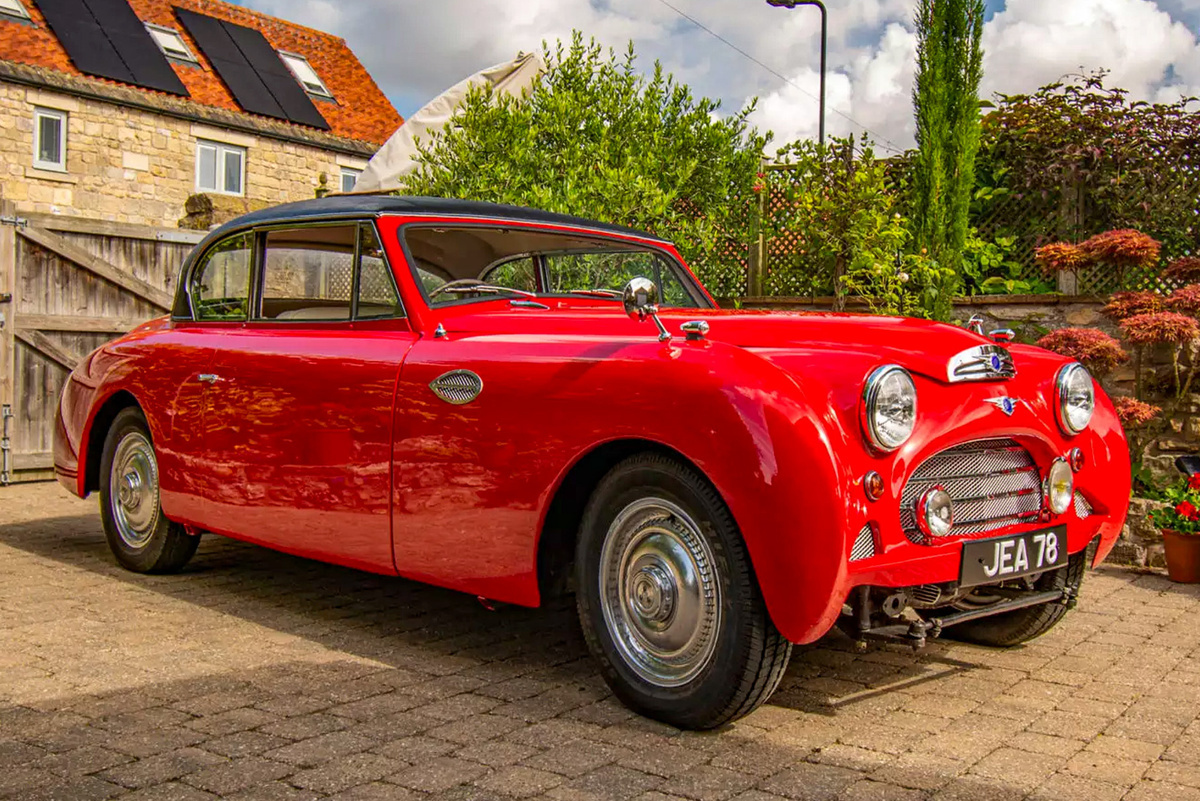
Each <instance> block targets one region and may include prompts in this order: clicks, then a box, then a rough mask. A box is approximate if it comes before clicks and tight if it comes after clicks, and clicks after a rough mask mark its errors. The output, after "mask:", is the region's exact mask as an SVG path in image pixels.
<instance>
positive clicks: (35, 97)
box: [0, 81, 366, 226]
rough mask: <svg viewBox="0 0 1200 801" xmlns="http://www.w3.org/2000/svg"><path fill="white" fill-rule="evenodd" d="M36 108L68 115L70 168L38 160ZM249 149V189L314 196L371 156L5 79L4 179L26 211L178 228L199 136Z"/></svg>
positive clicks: (250, 197) (271, 195) (1, 111)
mask: <svg viewBox="0 0 1200 801" xmlns="http://www.w3.org/2000/svg"><path fill="white" fill-rule="evenodd" d="M35 106H41V107H44V108H50V109H55V110H59V111H64V112H66V113H67V170H66V172H65V173H58V172H52V171H48V170H40V169H36V168H35V167H34V166H33V110H34V107H35ZM197 139H207V140H210V141H216V142H222V143H225V144H231V145H237V146H239V147H244V148H246V178H245V190H246V191H245V197H246V200H247V201H250V202H257V203H262V204H274V203H282V202H286V201H291V200H304V199H307V198H312V197H313V196H314V193H315V191H316V189H317V187H318V186H319V182H320V176H321V174H322V173H324V174H326V175H327V176H328V183H329V185H330V186H333V187H335V188H336V187H337V186H338V185H339V183H338V177H339V175H340V173H341V169H342V167H349V168H353V169H361V168H362V167H363V166H364V165H365V164H366V160H365V159H364V158H362V157H361V156H352V155H347V154H341V153H337V152H334V151H331V150H327V149H322V148H319V147H315V146H308V145H304V144H300V143H297V142H289V141H282V140H280V139H274V138H271V137H268V136H263V135H250V134H246V133H241V132H234V131H231V130H229V129H225V128H221V127H216V126H212V125H205V124H201V123H197V122H190V121H188V120H186V119H178V118H175V117H171V116H166V115H161V114H155V113H154V112H152V111H147V110H143V109H136V108H128V107H125V106H122V105H119V104H116V103H109V102H104V101H102V100H94V99H89V98H84V97H77V96H73V95H71V94H68V93H64V92H56V91H49V90H46V89H37V88H33V87H27V86H25V85H23V84H17V83H7V82H3V81H0V178H2V180H3V190H2V191H3V195H4V197H5V199H7V200H11V201H14V202H15V203H16V205H17V210H18V213H20V212H42V213H51V214H67V215H73V216H81V217H94V218H95V217H98V218H102V219H105V220H110V221H114V222H128V223H139V224H143V225H156V226H175V225H176V222H177V221H178V220H179V219H180V218H181V217H182V216H183V215H184V203H185V201H186V200H187V198H188V197H189V196H190V195H192V194H194V193H195V192H196V191H197V190H196V140H197Z"/></svg>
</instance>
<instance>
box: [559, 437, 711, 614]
mask: <svg viewBox="0 0 1200 801" xmlns="http://www.w3.org/2000/svg"><path fill="white" fill-rule="evenodd" d="M642 453H657V454H660V455H662V456H667V457H670V458H672V459H674V460H676V461H678V462H679V463H680V464H683V465H686V466H687V467H688V468H690V469H691V470H694V471H695V472H696V474H697V475H698V476H700V477H701V478H702V479H704V480H705V481H706V482H708V484H709V485H710V486H712V488H713V491H714V492H716V493H717V495H718V497H721V492H720V490H719V489H717V487H716V485H715V484H713V481H712V479H711V478H710V477H709V476H707V475H706V474H705V472H704V471H703V470H702V469H700V467H699V466H698V465H697V464H696V463H695V462H694V461H692V460H691V459H689V458H688V457H687V456H685V455H684V454H683V453H681V452H679V451H678V450H676V449H675V448H672V447H670V446H669V445H665V444H663V443H661V442H656V441H655V440H651V439H640V438H633V437H631V438H624V439H616V440H610V441H608V442H604V443H600V444H598V445H596V446H594V447H592V448H591V449H590V450H588V451H585V452H584V453H583V454H582V455H580V456H579V457H578V458H577V459H576V460H575V462H574V464H572V465H571V466H570V467H569V468H568V469H567V470H566V472H565V473H564V474H563V476H562V478H561V479H560V480H559V482H558V485H557V486H556V487H555V488H554V490H553V493H552V495H551V497H550V501H549V503H548V504H547V505H546V513H545V514H544V515H543V517H542V524H541V526H540V528H539V529H538V542H537V576H538V591H539V594H540V596H541V598H542V600H543V601H545V600H546V599H547V598H553V597H556V596H558V595H562V594H564V593H566V592H568V591H569V590H570V589H571V576H572V569H571V568H572V565H573V564H574V561H575V542H576V539H577V538H578V536H579V525H580V523H581V522H582V521H583V511H584V507H585V506H587V502H588V498H590V497H591V495H592V492H593V491H594V490H595V489H596V486H597V485H598V484H599V483H600V480H601V479H603V478H604V476H605V475H607V474H608V472H609V471H610V470H612V469H613V468H614V467H616V466H617V465H618V464H620V463H621V462H623V461H625V460H626V459H628V458H630V457H631V456H636V455H638V454H642ZM722 500H723V501H724V498H723V497H722ZM731 514H732V512H731Z"/></svg>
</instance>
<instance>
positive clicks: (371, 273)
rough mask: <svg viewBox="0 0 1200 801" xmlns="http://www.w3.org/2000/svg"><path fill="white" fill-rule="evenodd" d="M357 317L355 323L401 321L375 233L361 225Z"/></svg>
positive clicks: (393, 282) (393, 281)
mask: <svg viewBox="0 0 1200 801" xmlns="http://www.w3.org/2000/svg"><path fill="white" fill-rule="evenodd" d="M358 231H359V234H358V236H359V239H358V252H359V266H358V271H359V274H358V316H357V318H356V319H359V320H376V319H384V318H389V317H403V316H404V309H403V308H402V307H401V306H400V295H399V294H398V293H397V291H396V279H395V278H394V277H393V276H392V268H391V267H389V266H388V262H387V256H386V255H384V252H383V246H382V245H380V243H379V236H378V235H377V234H376V233H375V226H373V225H369V224H366V223H364V224H363V225H360V226H359V228H358Z"/></svg>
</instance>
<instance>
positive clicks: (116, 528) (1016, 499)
mask: <svg viewBox="0 0 1200 801" xmlns="http://www.w3.org/2000/svg"><path fill="white" fill-rule="evenodd" d="M972 327H973V328H975V329H976V330H970V328H959V327H952V326H949V325H943V324H938V323H930V322H925V321H920V320H908V319H896V318H888V317H869V316H854V315H846V314H778V313H757V312H740V311H726V310H720V309H718V308H717V306H716V304H715V303H714V302H713V300H712V298H711V297H710V296H709V295H708V293H707V292H706V291H705V290H704V288H703V287H702V286H701V285H700V283H699V282H698V281H697V280H696V277H695V276H694V275H693V274H692V273H691V272H690V271H689V270H688V268H687V267H686V266H685V265H684V263H683V261H682V259H681V258H680V256H679V254H678V252H677V251H676V250H675V248H674V247H672V246H671V244H669V243H668V242H664V241H662V240H660V239H657V238H655V237H654V236H651V235H649V234H645V233H640V232H637V231H631V230H626V229H623V228H618V227H614V226H610V225H602V224H599V223H595V222H589V221H586V220H582V219H577V218H573V217H566V216H561V215H556V214H549V213H544V212H539V211H533V210H529V209H519V208H511V207H503V206H493V205H488V204H479V203H467V202H458V201H449V200H432V199H422V198H403V197H390V196H351V197H336V198H327V199H323V200H317V201H310V202H304V203H299V204H292V205H285V206H281V207H278V208H274V209H270V210H267V211H261V212H255V213H253V214H250V215H247V216H245V217H242V218H240V219H238V220H236V221H234V222H232V223H230V224H228V225H225V226H224V227H222V228H220V229H219V230H217V231H215V232H213V233H212V234H211V235H209V236H208V237H207V238H206V239H205V241H204V242H203V243H202V244H201V245H199V246H198V247H197V248H196V250H195V252H194V253H193V254H192V255H191V257H190V258H189V259H188V261H187V263H186V264H185V265H184V266H183V269H182V273H181V275H180V277H179V283H178V294H177V298H176V302H175V307H174V310H173V312H172V314H171V315H170V316H168V317H164V318H162V319H159V320H154V321H153V322H150V323H147V324H145V325H143V326H141V327H140V328H138V329H137V330H135V331H133V332H131V333H129V334H128V335H126V336H124V337H122V338H120V339H118V340H116V341H115V342H112V343H110V344H108V345H105V346H104V347H102V348H100V349H99V350H97V351H96V352H95V353H92V354H91V355H90V356H88V357H87V358H86V359H85V360H84V362H83V363H82V364H80V365H79V367H78V368H77V369H76V370H75V371H74V373H72V375H71V377H70V381H69V382H68V383H67V386H66V389H65V391H64V393H63V396H62V403H61V410H60V416H59V421H58V432H57V434H58V436H57V439H56V443H55V470H56V472H57V475H58V478H59V480H60V481H61V482H62V483H63V484H64V485H65V486H66V487H67V488H68V489H69V490H71V491H72V492H73V493H75V494H77V495H79V496H81V497H82V496H86V495H87V494H88V493H89V492H92V491H99V493H100V510H101V514H102V517H103V524H104V530H105V532H106V534H107V537H108V541H109V544H110V545H111V547H112V550H113V553H114V554H115V555H116V558H117V560H118V561H119V562H120V563H121V564H122V565H124V566H125V567H127V568H129V569H131V570H135V571H141V572H157V573H162V572H170V571H175V570H179V569H180V568H182V567H183V566H184V565H185V564H186V563H187V561H188V559H189V558H190V557H191V556H192V554H193V553H194V552H195V550H196V543H197V540H198V537H199V535H200V534H201V532H214V533H216V534H221V535H225V536H230V537H236V538H239V539H243V540H247V541H249V542H253V543H259V544H261V545H265V546H268V547H271V548H277V549H279V550H282V551H287V552H289V553H294V554H299V555H302V556H306V557H311V558H314V559H321V560H325V561H328V562H335V563H338V564H342V565H348V566H352V567H355V568H361V569H363V570H369V571H374V572H377V573H384V574H389V575H396V576H404V577H406V578H410V579H416V580H418V581H424V582H429V583H431V584H437V585H441V586H443V587H450V588H453V589H456V590H461V591H462V592H466V593H471V594H473V595H477V596H479V597H480V598H483V599H490V600H493V601H500V602H507V603H511V604H521V605H527V606H535V605H538V604H539V603H540V602H541V601H542V599H544V598H546V597H547V596H548V595H550V594H553V593H558V592H561V591H564V590H573V591H574V592H575V595H576V598H577V604H578V609H579V618H580V621H581V623H582V628H583V631H584V634H585V635H586V638H587V641H588V643H589V644H590V646H591V649H592V650H593V651H594V653H595V655H596V656H597V658H598V660H599V663H600V665H601V669H602V671H603V674H604V677H605V678H606V680H607V681H608V683H609V684H610V685H611V687H612V689H613V690H614V692H615V693H616V694H617V695H618V696H619V697H620V698H621V699H623V700H624V701H625V702H626V703H628V704H630V705H631V706H632V707H634V708H636V709H637V710H640V711H641V712H643V713H645V714H647V715H650V716H653V717H656V718H659V719H662V720H665V721H669V722H671V723H673V724H675V725H678V726H683V727H694V728H705V727H713V726H717V725H720V724H722V723H724V722H726V721H729V720H731V719H734V718H736V717H738V716H741V715H744V714H746V713H748V712H749V711H751V710H753V709H754V708H755V707H756V706H758V705H759V704H761V703H762V702H763V701H764V700H766V699H767V698H768V697H769V696H770V694H771V692H772V691H773V690H774V689H775V687H776V685H777V684H778V682H779V680H780V677H781V676H782V674H783V672H784V668H785V666H786V665H787V662H788V658H789V655H790V653H791V648H792V644H793V643H811V642H813V641H814V640H817V639H818V638H820V637H821V636H822V635H824V634H825V633H826V632H828V631H829V629H830V628H831V627H833V626H834V625H835V624H836V625H840V626H841V627H842V628H843V629H845V630H846V631H847V632H849V633H850V635H851V636H852V637H854V638H855V639H856V640H857V641H859V642H860V643H864V644H865V643H866V642H867V641H868V640H871V639H889V640H893V641H901V642H906V643H911V644H914V645H919V644H921V643H923V642H924V640H925V638H926V637H928V636H936V635H938V634H940V633H941V632H942V630H943V629H945V630H947V633H948V634H951V635H953V636H955V637H959V638H962V639H966V640H970V641H973V642H976V643H983V644H989V645H996V646H1005V645H1012V644H1015V643H1020V642H1024V641H1026V640H1028V639H1030V638H1032V637H1036V636H1038V635H1039V634H1042V633H1043V632H1045V631H1047V630H1048V629H1050V628H1051V627H1052V626H1054V625H1055V623H1057V622H1058V621H1059V619H1060V618H1062V616H1063V615H1064V613H1065V612H1066V610H1067V609H1068V608H1069V607H1071V606H1072V605H1073V603H1074V602H1075V597H1076V592H1077V590H1078V588H1079V585H1080V582H1081V580H1082V578H1083V575H1084V571H1085V569H1086V568H1088V567H1090V566H1093V565H1095V564H1096V563H1098V562H1099V561H1100V560H1101V559H1103V558H1104V557H1105V555H1107V553H1108V552H1109V550H1110V549H1111V547H1112V545H1113V541H1114V540H1115V539H1116V537H1117V534H1118V532H1119V531H1120V529H1121V526H1122V523H1123V521H1124V517H1125V511H1126V503H1127V500H1128V497H1129V488H1130V470H1129V456H1128V451H1127V450H1126V444H1125V437H1124V435H1123V433H1122V430H1121V426H1120V424H1119V423H1118V421H1117V418H1116V416H1115V414H1114V412H1113V408H1112V405H1111V403H1110V402H1109V400H1108V398H1107V397H1106V396H1105V394H1104V393H1103V392H1102V391H1101V390H1100V389H1099V388H1098V387H1097V386H1096V384H1095V383H1094V381H1093V380H1092V378H1091V376H1090V375H1089V374H1088V373H1087V371H1086V370H1085V369H1084V368H1083V367H1081V366H1080V365H1079V364H1076V363H1073V362H1070V361H1068V360H1066V359H1064V358H1062V357H1060V356H1057V355H1054V354H1052V353H1048V352H1046V351H1044V350H1040V349H1037V348H1033V347H1027V346H1023V345H1017V344H1013V343H1012V341H1011V339H1012V337H1011V333H1009V332H1004V331H997V332H992V333H991V334H990V335H989V336H984V335H983V333H982V331H980V330H978V326H972Z"/></svg>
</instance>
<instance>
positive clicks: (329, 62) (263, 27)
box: [0, 0, 404, 145]
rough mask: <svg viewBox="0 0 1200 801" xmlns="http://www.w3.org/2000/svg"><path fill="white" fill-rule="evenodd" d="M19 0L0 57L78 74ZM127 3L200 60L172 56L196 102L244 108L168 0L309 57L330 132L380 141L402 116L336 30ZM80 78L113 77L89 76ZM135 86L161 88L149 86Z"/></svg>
mask: <svg viewBox="0 0 1200 801" xmlns="http://www.w3.org/2000/svg"><path fill="white" fill-rule="evenodd" d="M23 5H24V6H25V9H26V10H27V11H28V12H29V16H30V18H31V20H32V22H33V24H32V25H31V24H29V23H28V22H20V21H12V20H10V19H9V18H8V17H4V16H0V59H4V60H7V61H15V62H18V63H21V64H28V65H30V66H35V67H43V68H48V69H52V70H57V71H59V72H64V73H67V74H68V75H74V76H82V75H83V73H81V72H80V71H79V70H77V69H75V66H74V65H73V64H71V59H70V58H69V57H68V56H67V51H66V50H65V49H64V48H63V46H62V45H61V44H59V42H58V39H57V38H55V36H54V34H53V33H52V32H51V30H50V27H49V26H48V25H47V24H46V20H45V18H44V17H43V16H42V14H41V12H40V11H39V10H38V8H37V5H36V0H23ZM129 5H130V6H131V7H132V8H133V11H134V13H135V14H137V15H138V17H139V18H141V20H142V21H143V22H151V23H154V24H156V25H163V26H165V27H168V28H171V29H173V30H176V31H178V32H179V33H180V34H181V35H182V36H183V39H184V41H185V42H187V44H188V47H189V48H191V50H192V52H193V53H195V54H196V57H197V58H198V59H199V60H200V66H199V67H189V66H186V65H181V64H178V63H174V62H172V64H173V66H174V67H175V72H176V73H177V74H178V75H179V77H180V79H181V80H182V81H183V84H184V86H186V87H187V90H188V92H190V93H191V98H190V99H191V100H192V101H193V102H195V103H199V104H201V105H205V106H212V107H215V108H221V109H226V110H229V111H237V112H242V113H245V112H243V111H242V109H241V107H240V106H239V105H238V103H237V101H236V100H234V99H233V95H231V94H230V93H229V90H228V89H226V88H225V84H224V83H222V82H221V79H220V78H219V77H218V76H217V73H216V71H215V70H213V68H212V65H211V64H210V63H209V62H208V59H207V58H206V57H205V55H204V51H202V50H201V49H200V48H199V47H198V46H197V44H196V42H195V40H194V39H192V38H191V36H189V35H188V32H187V31H186V30H185V29H184V27H183V25H181V24H180V22H179V20H178V18H177V17H176V16H175V12H174V11H173V10H172V7H173V6H178V7H179V8H186V9H189V10H192V11H195V12H197V13H200V14H207V15H208V16H210V17H218V18H220V19H223V20H227V21H229V22H234V23H237V24H238V25H245V26H247V27H250V28H255V29H257V30H259V31H261V32H262V34H263V35H264V36H265V37H267V41H268V42H270V43H271V46H272V47H274V48H275V49H276V50H286V51H288V52H289V53H296V54H297V55H301V56H304V57H305V58H307V59H308V61H309V63H310V64H311V65H312V67H313V69H314V70H316V72H317V75H319V76H320V77H321V80H323V81H324V82H325V86H326V87H327V88H328V89H329V91H330V93H331V94H332V95H333V97H334V98H335V101H336V102H329V101H324V100H314V101H313V103H314V105H316V107H317V110H318V111H320V112H321V116H323V117H324V118H325V120H326V122H328V123H329V126H330V129H331V130H330V133H332V134H334V135H335V136H341V137H344V138H347V139H354V140H358V141H361V142H370V143H373V144H376V145H382V144H383V143H384V142H385V141H387V139H388V137H389V136H391V135H392V133H394V132H395V130H396V129H397V128H398V127H400V124H401V123H402V122H404V120H403V118H402V117H401V116H400V114H399V113H398V112H397V111H396V109H395V108H393V106H392V104H391V103H390V102H389V101H388V99H387V97H386V96H385V95H384V94H383V92H382V91H381V90H380V89H379V86H378V85H377V84H376V83H375V81H374V80H373V79H372V78H371V76H370V74H369V73H368V72H367V70H366V68H365V67H363V65H362V63H361V62H359V60H358V58H357V57H356V56H355V55H354V53H352V52H351V51H350V48H349V47H347V46H346V42H345V41H344V40H342V39H340V38H338V37H337V36H333V35H331V34H328V33H324V32H322V31H318V30H314V29H312V28H306V27H305V26H303V25H297V24H295V23H293V22H287V21H285V20H281V19H277V18H275V17H271V16H268V15H266V14H261V13H259V12H257V11H250V10H249V9H246V8H242V7H241V6H235V5H231V4H229V3H223V2H220V0H129ZM148 44H149V43H148ZM85 77H89V78H93V79H95V80H103V81H104V82H105V83H116V82H115V81H108V80H107V79H100V78H95V77H94V76H85ZM117 85H121V86H123V85H125V84H117ZM140 91H144V92H149V93H151V94H159V93H158V92H155V91H153V90H149V89H140ZM305 130H312V129H307V128H306V129H305Z"/></svg>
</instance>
